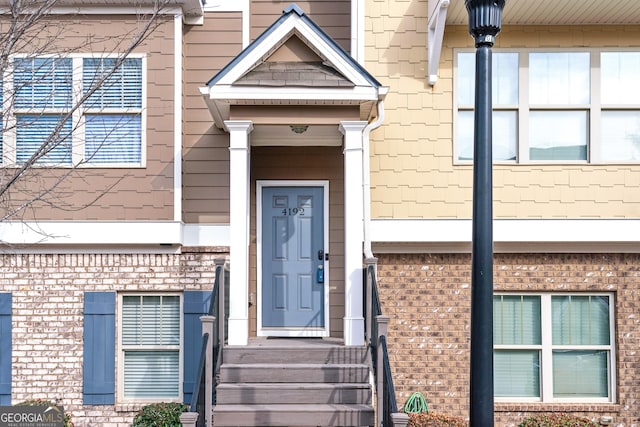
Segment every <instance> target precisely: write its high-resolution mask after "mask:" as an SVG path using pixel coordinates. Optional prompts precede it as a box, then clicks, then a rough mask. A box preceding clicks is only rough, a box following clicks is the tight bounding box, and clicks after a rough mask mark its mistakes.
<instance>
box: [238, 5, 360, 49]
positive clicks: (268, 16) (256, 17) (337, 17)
mask: <svg viewBox="0 0 640 427" xmlns="http://www.w3.org/2000/svg"><path fill="white" fill-rule="evenodd" d="M290 4H291V2H289V1H267V0H253V1H251V35H250V37H251V40H255V39H256V38H257V37H258V36H259V35H260V34H262V32H263V31H264V30H266V29H267V27H269V26H270V25H271V24H273V23H274V22H275V21H276V20H277V19H278V18H279V17H280V16H281V15H282V11H283V10H284V9H286V8H287V7H288V6H289V5H290ZM296 4H297V5H298V6H299V7H300V8H301V9H302V10H303V11H304V13H305V14H307V15H308V16H309V18H311V19H312V20H313V22H315V23H316V24H317V25H318V26H319V27H320V28H322V29H323V30H324V31H325V32H326V33H327V34H328V35H329V36H330V37H331V38H333V39H334V40H335V41H336V42H337V43H338V44H339V45H340V46H341V47H342V48H343V49H345V50H346V51H347V52H349V49H350V41H351V2H349V1H345V0H340V1H324V0H307V1H302V2H296Z"/></svg>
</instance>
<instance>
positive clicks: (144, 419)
mask: <svg viewBox="0 0 640 427" xmlns="http://www.w3.org/2000/svg"><path fill="white" fill-rule="evenodd" d="M187 408H188V407H187V405H184V404H182V403H177V402H173V403H152V404H151V405H147V406H145V407H143V408H142V409H141V410H140V412H138V414H137V415H136V416H135V418H134V419H133V427H180V414H182V413H183V412H185V411H186V410H187Z"/></svg>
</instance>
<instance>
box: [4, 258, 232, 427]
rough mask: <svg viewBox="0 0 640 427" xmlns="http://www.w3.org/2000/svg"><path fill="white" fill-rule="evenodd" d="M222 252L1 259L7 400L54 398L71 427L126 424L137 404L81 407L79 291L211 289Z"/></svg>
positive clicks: (107, 426)
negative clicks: (9, 301) (8, 309)
mask: <svg viewBox="0 0 640 427" xmlns="http://www.w3.org/2000/svg"><path fill="white" fill-rule="evenodd" d="M225 255H226V254H225V253H222V252H220V251H218V250H217V249H215V248H213V249H211V250H201V251H183V253H182V254H132V253H128V254H64V255H60V254H4V255H1V256H0V289H2V292H11V293H12V295H13V305H12V306H13V312H12V333H13V336H12V339H13V354H12V403H13V404H16V403H18V402H21V401H24V400H27V399H37V398H41V399H46V400H53V401H55V400H59V403H60V404H61V405H64V407H65V411H67V412H70V413H71V415H72V417H73V422H74V424H75V426H76V427H85V426H101V427H124V426H130V425H131V421H132V419H133V416H134V415H135V413H136V411H137V410H138V409H139V408H140V407H141V406H142V405H124V406H122V405H120V406H83V405H82V357H83V338H82V334H83V302H84V292H85V291H94V292H95V291H116V292H117V291H182V290H201V289H202V290H206V289H211V288H212V287H213V283H214V280H215V265H214V259H216V258H221V257H224V256H225Z"/></svg>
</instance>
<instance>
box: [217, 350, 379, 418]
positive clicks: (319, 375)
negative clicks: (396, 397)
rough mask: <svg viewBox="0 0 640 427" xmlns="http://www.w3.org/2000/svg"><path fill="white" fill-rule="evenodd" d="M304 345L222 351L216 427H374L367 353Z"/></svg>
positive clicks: (364, 351)
mask: <svg viewBox="0 0 640 427" xmlns="http://www.w3.org/2000/svg"><path fill="white" fill-rule="evenodd" d="M305 342H306V341H304V340H301V341H300V342H299V344H296V342H295V341H290V340H287V341H286V345H284V346H283V345H278V343H277V341H275V342H274V343H273V344H267V345H262V346H260V347H227V348H225V350H224V363H223V364H222V366H221V368H220V383H219V385H218V386H217V388H216V406H215V407H214V411H213V414H214V415H213V422H214V426H216V427H222V426H229V427H231V426H370V425H373V424H374V411H373V406H372V403H371V395H372V392H371V385H370V383H369V368H368V362H367V351H366V348H365V347H358V348H354V347H344V346H341V345H335V344H325V345H318V344H317V343H315V344H305ZM320 342H321V341H320ZM292 343H293V344H292Z"/></svg>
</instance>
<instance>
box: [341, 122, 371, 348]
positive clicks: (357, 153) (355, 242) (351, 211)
mask: <svg viewBox="0 0 640 427" xmlns="http://www.w3.org/2000/svg"><path fill="white" fill-rule="evenodd" d="M366 125H367V122H364V121H348V122H347V121H345V122H340V132H342V134H343V135H344V286H345V289H344V344H345V345H363V344H364V317H363V313H362V291H363V280H362V251H363V241H364V231H363V225H364V224H363V221H364V212H363V206H362V201H363V195H362V136H363V135H362V133H363V130H364V128H365V126H366Z"/></svg>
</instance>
